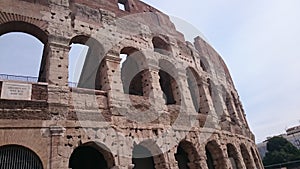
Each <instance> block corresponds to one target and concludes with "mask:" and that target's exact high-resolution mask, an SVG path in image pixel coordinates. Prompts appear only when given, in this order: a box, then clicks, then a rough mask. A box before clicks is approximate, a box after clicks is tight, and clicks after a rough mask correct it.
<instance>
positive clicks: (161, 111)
mask: <svg viewBox="0 0 300 169" xmlns="http://www.w3.org/2000/svg"><path fill="white" fill-rule="evenodd" d="M149 74H150V76H151V79H149V80H150V82H149V83H150V86H151V87H150V89H151V91H150V93H149V98H150V103H151V107H152V108H153V111H155V112H156V113H157V114H158V117H159V119H158V120H159V122H160V123H162V124H170V121H171V118H170V116H169V113H168V108H167V106H166V105H165V100H164V98H163V91H162V89H161V87H160V83H159V79H160V76H159V67H157V66H155V65H151V64H150V65H149Z"/></svg>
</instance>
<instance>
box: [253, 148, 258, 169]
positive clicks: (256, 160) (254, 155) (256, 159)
mask: <svg viewBox="0 0 300 169" xmlns="http://www.w3.org/2000/svg"><path fill="white" fill-rule="evenodd" d="M251 153H252V157H253V159H254V162H255V166H256V168H260V162H259V159H258V156H257V154H256V153H255V151H254V149H253V147H251Z"/></svg>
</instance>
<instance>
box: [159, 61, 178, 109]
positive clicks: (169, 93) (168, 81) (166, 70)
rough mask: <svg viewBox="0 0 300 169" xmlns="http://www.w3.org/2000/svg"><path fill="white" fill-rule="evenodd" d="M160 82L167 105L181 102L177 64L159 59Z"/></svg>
mask: <svg viewBox="0 0 300 169" xmlns="http://www.w3.org/2000/svg"><path fill="white" fill-rule="evenodd" d="M159 68H160V70H159V73H158V74H159V77H160V79H159V83H160V86H161V89H162V91H163V98H164V99H165V101H166V104H167V105H170V104H176V105H180V104H181V93H180V87H179V81H176V79H178V78H177V77H178V74H177V71H176V68H175V66H174V65H173V64H172V63H170V62H169V61H167V60H163V59H160V60H159Z"/></svg>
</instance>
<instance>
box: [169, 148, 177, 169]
mask: <svg viewBox="0 0 300 169" xmlns="http://www.w3.org/2000/svg"><path fill="white" fill-rule="evenodd" d="M176 151H177V148H173V149H171V150H170V151H168V152H167V153H166V159H168V160H167V164H166V166H167V169H178V162H177V161H176V159H175V154H176Z"/></svg>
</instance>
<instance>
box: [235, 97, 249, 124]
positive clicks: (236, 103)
mask: <svg viewBox="0 0 300 169" xmlns="http://www.w3.org/2000/svg"><path fill="white" fill-rule="evenodd" d="M231 97H232V99H233V103H234V106H235V109H236V111H237V114H238V117H239V119H240V120H241V121H242V122H243V123H244V124H245V123H246V119H245V116H244V114H243V110H242V108H241V105H240V104H239V101H238V100H237V99H236V97H235V95H234V94H233V92H231Z"/></svg>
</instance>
